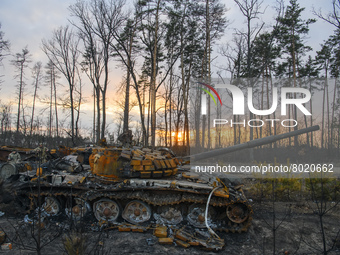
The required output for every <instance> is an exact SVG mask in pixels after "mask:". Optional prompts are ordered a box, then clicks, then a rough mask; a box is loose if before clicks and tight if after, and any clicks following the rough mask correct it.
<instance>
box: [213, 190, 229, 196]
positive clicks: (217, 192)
mask: <svg viewBox="0 0 340 255" xmlns="http://www.w3.org/2000/svg"><path fill="white" fill-rule="evenodd" d="M214 195H215V196H217V197H225V198H229V192H228V191H227V190H225V189H223V188H220V189H217V190H215V191H214Z"/></svg>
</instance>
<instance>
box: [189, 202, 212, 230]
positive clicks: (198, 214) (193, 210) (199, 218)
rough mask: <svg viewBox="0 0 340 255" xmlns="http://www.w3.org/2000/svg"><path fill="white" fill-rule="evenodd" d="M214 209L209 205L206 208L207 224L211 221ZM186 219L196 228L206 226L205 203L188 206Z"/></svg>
mask: <svg viewBox="0 0 340 255" xmlns="http://www.w3.org/2000/svg"><path fill="white" fill-rule="evenodd" d="M214 215H215V210H214V208H213V207H212V206H209V210H208V217H207V218H208V224H209V223H210V222H212V219H213V216H214ZM187 219H188V221H189V223H190V224H191V225H193V226H195V227H198V228H206V225H205V205H198V204H192V205H190V206H189V210H188V216H187Z"/></svg>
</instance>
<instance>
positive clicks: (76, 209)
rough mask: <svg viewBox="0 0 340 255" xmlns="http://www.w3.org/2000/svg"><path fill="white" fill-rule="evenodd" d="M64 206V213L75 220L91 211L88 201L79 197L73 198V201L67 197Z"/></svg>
mask: <svg viewBox="0 0 340 255" xmlns="http://www.w3.org/2000/svg"><path fill="white" fill-rule="evenodd" d="M65 207H66V208H65V213H66V215H67V216H68V217H69V218H72V219H75V220H80V219H82V218H84V217H85V216H86V215H87V214H88V213H89V212H90V211H91V207H90V205H89V203H88V202H86V201H85V200H84V199H81V198H75V199H74V202H73V200H72V198H69V199H68V200H67V202H66V206H65Z"/></svg>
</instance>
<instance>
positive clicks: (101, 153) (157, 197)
mask: <svg viewBox="0 0 340 255" xmlns="http://www.w3.org/2000/svg"><path fill="white" fill-rule="evenodd" d="M318 128H319V127H318V126H314V127H310V128H305V129H301V130H296V131H293V132H289V133H285V134H281V135H275V136H269V137H266V138H261V139H257V140H252V141H249V142H246V143H243V144H239V145H235V146H232V147H228V148H222V149H218V150H214V151H210V152H203V153H200V154H196V155H193V156H191V157H190V158H178V157H176V156H175V155H174V154H173V153H172V152H171V151H170V150H169V149H166V148H164V149H157V150H150V149H145V148H144V149H143V148H127V147H126V148H115V147H113V148H99V147H97V148H91V150H92V154H91V155H90V157H89V167H86V166H85V165H84V166H83V170H82V171H78V172H73V171H62V170H53V169H52V170H46V171H44V170H41V169H39V170H38V171H37V172H35V171H31V172H25V173H19V174H17V175H14V176H11V177H10V178H9V179H8V180H7V182H10V183H11V185H12V188H11V189H12V191H13V192H15V195H16V197H17V198H18V200H20V201H22V203H23V204H25V203H26V205H28V207H30V209H31V210H34V209H35V207H36V205H37V202H36V201H37V199H38V198H41V205H42V211H43V212H44V213H45V214H46V215H48V216H57V215H59V214H62V213H64V214H66V215H67V216H68V217H70V218H72V219H75V220H82V219H84V217H88V216H89V215H90V216H94V218H95V219H96V220H97V221H99V222H101V223H104V222H105V223H110V224H116V225H118V227H119V228H120V230H122V231H123V230H124V229H128V230H131V229H132V230H133V229H135V231H141V229H140V228H138V227H136V226H141V227H143V226H144V227H145V226H147V225H148V224H150V222H152V223H156V224H161V225H167V226H175V227H176V226H177V227H178V228H179V227H181V226H188V225H190V226H192V228H194V229H203V228H208V229H209V231H210V230H220V231H226V232H233V233H234V232H239V233H240V232H244V231H247V229H248V228H249V226H250V225H251V221H252V214H253V210H252V207H251V205H250V203H249V201H248V200H247V198H246V197H245V195H244V193H243V191H242V188H241V185H239V186H233V185H232V184H231V183H229V182H228V181H225V182H223V181H221V180H220V179H219V178H217V177H215V176H214V175H210V174H206V175H199V174H197V173H193V172H192V171H190V168H186V169H184V165H185V164H186V163H188V162H187V161H186V160H187V159H191V160H193V159H195V160H197V159H202V160H203V159H208V158H212V157H216V156H219V155H224V154H226V153H230V152H233V151H237V150H242V149H246V148H253V147H256V146H261V145H264V144H269V143H273V142H275V141H278V140H280V139H284V138H287V137H292V136H296V135H300V134H304V133H307V132H311V131H315V130H318ZM131 224H132V225H131ZM127 226H129V227H127ZM183 233H185V232H182V235H185V234H183ZM187 236H188V234H187Z"/></svg>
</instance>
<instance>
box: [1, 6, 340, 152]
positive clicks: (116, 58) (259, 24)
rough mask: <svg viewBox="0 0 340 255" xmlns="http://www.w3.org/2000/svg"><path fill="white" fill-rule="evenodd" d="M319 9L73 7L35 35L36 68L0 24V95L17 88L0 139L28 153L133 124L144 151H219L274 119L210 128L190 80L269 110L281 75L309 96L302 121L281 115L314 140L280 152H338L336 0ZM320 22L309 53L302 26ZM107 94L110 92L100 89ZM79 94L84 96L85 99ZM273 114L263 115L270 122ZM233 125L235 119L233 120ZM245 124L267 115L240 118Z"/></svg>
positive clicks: (339, 19) (293, 112)
mask: <svg viewBox="0 0 340 255" xmlns="http://www.w3.org/2000/svg"><path fill="white" fill-rule="evenodd" d="M329 4H330V5H332V7H331V8H330V9H332V10H333V12H331V13H325V12H322V11H319V10H316V9H313V16H314V18H313V19H305V18H304V13H305V12H306V10H305V8H304V7H302V6H300V4H299V1H298V0H290V1H289V2H286V3H284V2H283V1H280V2H279V1H278V2H276V4H275V5H276V6H275V15H274V16H275V17H273V19H272V20H271V21H270V22H269V23H265V22H264V21H262V20H263V19H262V17H263V15H265V14H266V12H269V11H270V10H269V9H270V8H269V7H268V6H265V5H264V3H263V1H261V0H234V2H233V3H232V4H230V6H228V4H227V5H224V4H223V3H222V1H220V0H199V1H191V0H163V1H161V0H144V1H141V0H139V1H127V0H117V1H109V0H93V1H87V0H77V1H75V3H74V4H72V5H71V6H70V7H69V13H68V15H67V16H66V17H65V19H68V20H69V24H68V25H66V26H60V27H58V28H56V29H55V30H54V31H51V34H48V35H45V38H41V51H42V52H43V53H44V54H45V56H46V57H47V59H48V62H46V63H42V62H41V61H37V62H36V63H34V62H33V59H32V56H31V53H30V49H29V47H27V46H23V48H22V50H21V51H20V52H18V53H15V52H11V50H10V41H9V40H7V39H6V34H5V33H4V32H2V29H1V27H0V61H1V63H2V65H4V61H3V60H4V59H5V58H6V59H8V60H9V62H8V63H9V64H10V65H12V66H13V68H14V70H15V76H14V77H7V74H6V73H5V74H4V75H2V76H1V78H0V79H1V89H5V88H6V90H8V89H9V88H7V87H6V82H7V81H8V80H9V79H14V80H15V81H16V86H15V87H14V88H11V89H12V91H13V93H12V94H13V98H12V99H11V101H9V100H6V99H5V98H1V101H0V104H1V105H0V107H1V109H0V110H1V111H0V120H1V129H0V137H1V140H2V141H3V143H5V144H13V145H20V146H28V147H32V146H34V145H36V143H37V142H38V141H44V142H48V144H49V146H57V145H60V144H61V143H64V144H65V145H66V144H67V145H70V146H76V145H80V144H83V143H84V142H93V143H97V142H98V141H100V140H101V139H103V138H106V139H110V141H111V142H115V141H116V139H117V138H118V136H119V135H120V134H122V133H124V132H127V131H128V130H129V129H131V130H132V131H133V135H134V140H135V142H136V143H137V144H140V145H144V146H151V147H155V146H160V145H161V146H169V147H176V146H183V147H184V148H185V151H186V153H188V152H189V145H190V143H191V145H193V146H194V147H201V148H208V149H209V148H213V147H222V146H229V145H232V144H237V143H241V142H244V141H246V140H249V139H250V140H252V139H256V138H260V137H264V136H267V135H273V134H276V133H280V132H281V131H282V130H280V127H278V126H277V125H276V124H275V125H273V126H269V127H263V128H262V127H259V128H257V127H256V128H253V127H249V128H246V129H245V131H247V132H245V131H242V130H241V129H240V127H239V126H234V127H233V128H229V131H225V130H223V128H221V127H212V125H211V122H212V119H211V118H212V116H213V115H214V114H215V113H213V112H212V111H215V109H214V107H213V104H214V102H213V101H212V100H211V99H210V97H209V96H208V97H207V105H208V107H207V111H208V112H207V114H206V115H201V114H200V112H199V110H200V104H201V99H202V93H204V92H202V90H197V89H196V88H197V84H195V82H193V81H203V82H205V83H207V84H212V86H213V84H214V81H216V79H217V80H218V82H219V83H230V84H234V85H237V86H239V87H240V88H241V89H244V88H247V87H251V88H252V90H253V98H254V100H253V101H254V102H256V103H255V104H256V108H257V109H269V108H270V106H271V105H272V93H273V88H274V87H276V86H277V87H280V86H287V83H284V81H285V80H287V81H288V80H289V82H290V83H289V85H288V86H290V87H303V88H306V89H308V90H309V91H310V92H311V94H312V95H313V96H314V95H317V97H316V98H317V99H314V98H313V96H312V99H311V100H310V102H309V103H308V105H307V104H306V106H305V107H306V108H308V110H309V111H310V112H311V113H312V116H302V115H299V111H298V110H297V109H296V107H289V109H288V116H287V118H288V119H296V120H298V121H299V127H294V129H297V128H303V127H308V126H313V125H315V124H319V125H320V127H321V133H320V135H318V136H316V135H314V136H313V134H308V135H306V136H304V137H303V138H302V139H301V138H300V139H299V140H298V138H297V137H296V138H294V139H292V140H290V141H289V145H307V146H311V147H314V146H316V147H319V148H326V149H335V150H337V151H338V150H339V148H340V135H339V134H340V109H339V107H338V105H339V100H340V92H339V90H338V86H339V71H340V44H339V36H340V14H339V11H340V1H339V0H333V1H332V2H330V3H329ZM232 6H233V7H234V8H236V7H237V8H238V10H237V11H238V12H239V19H240V20H239V21H240V22H242V26H238V27H233V24H232V23H230V22H229V20H228V8H231V7H232ZM321 21H326V22H327V23H328V24H329V26H330V27H332V29H333V30H334V32H333V34H332V35H331V36H330V37H329V38H324V40H323V43H322V45H321V46H320V48H319V49H312V48H311V47H310V46H309V45H308V39H307V38H308V33H309V27H310V26H311V25H312V24H313V23H315V22H321ZM0 22H1V20H0ZM227 28H228V29H227ZM226 34H229V36H228V38H229V39H228V41H225V36H226ZM216 58H219V60H220V61H219V62H220V63H222V64H220V63H219V64H218V63H217V62H216ZM113 69H119V70H120V74H121V75H120V77H117V76H114V75H112V70H113ZM225 77H227V78H225ZM117 80H118V82H117ZM278 81H279V82H278ZM112 87H115V90H116V91H118V92H117V94H118V95H117V96H113V95H110V94H108V91H109V89H110V88H112ZM85 91H87V92H89V91H90V93H91V97H85V96H84V94H86V93H85ZM88 94H89V93H88ZM297 96H298V95H297V94H296V93H295V94H294V93H293V94H292V95H290V97H291V98H296V97H297ZM113 97H114V103H113V104H112V102H110V100H112V98H113ZM228 97H230V95H225V98H224V99H225V100H226V98H228ZM315 100H318V101H319V102H321V103H319V104H317V103H316V102H315ZM112 105H113V106H112ZM190 106H192V107H190ZM254 106H255V105H254ZM86 107H87V108H89V107H90V108H91V109H92V110H91V111H92V116H89V115H87V116H86V118H87V119H89V118H90V119H91V120H92V123H91V127H85V125H84V124H83V123H84V122H86V121H85V120H84V118H85V117H84V115H83V114H82V112H83V109H84V108H86ZM225 107H230V106H228V105H227V106H225ZM108 111H110V112H114V114H115V115H114V116H115V117H114V118H113V119H108V114H107V112H108ZM221 111H223V109H219V108H217V109H216V114H217V115H216V116H218V117H221V116H220V115H221ZM316 111H318V113H317V114H315V115H313V112H316ZM277 115H278V114H277V113H276V112H274V113H273V114H271V115H270V116H267V117H268V118H271V119H279V118H280V117H279V116H277ZM110 116H111V117H110V118H112V115H110ZM231 118H233V121H234V122H237V121H240V116H236V115H234V116H232V117H231ZM247 118H248V119H261V120H262V119H264V118H265V117H264V116H253V114H252V113H250V114H249V116H247ZM89 123H90V122H89ZM109 123H113V124H114V125H115V126H114V130H113V129H112V126H111V127H110V128H109ZM290 129H293V128H289V130H285V132H286V131H290ZM222 134H224V135H222Z"/></svg>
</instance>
